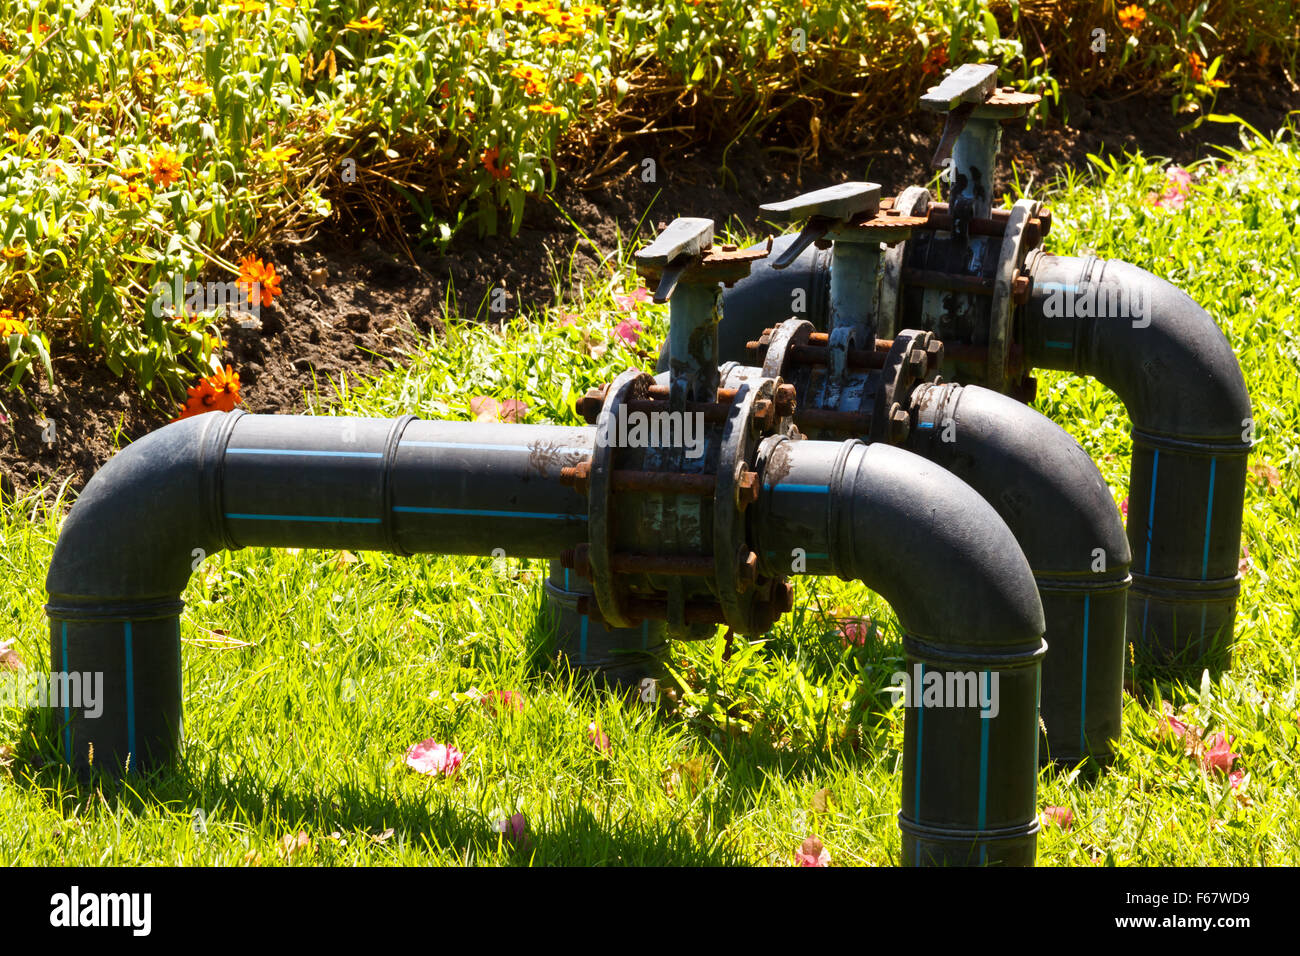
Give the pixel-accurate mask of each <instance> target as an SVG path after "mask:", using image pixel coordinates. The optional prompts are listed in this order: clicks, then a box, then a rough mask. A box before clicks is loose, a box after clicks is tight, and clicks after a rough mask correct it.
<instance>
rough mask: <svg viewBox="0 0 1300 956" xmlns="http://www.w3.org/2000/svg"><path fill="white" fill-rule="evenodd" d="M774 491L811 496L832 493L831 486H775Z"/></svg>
mask: <svg viewBox="0 0 1300 956" xmlns="http://www.w3.org/2000/svg"><path fill="white" fill-rule="evenodd" d="M772 490H773V491H799V492H807V493H809V494H825V493H826V492H828V491H830V490H831V488H830V485H775V486H774V487H773V488H772Z"/></svg>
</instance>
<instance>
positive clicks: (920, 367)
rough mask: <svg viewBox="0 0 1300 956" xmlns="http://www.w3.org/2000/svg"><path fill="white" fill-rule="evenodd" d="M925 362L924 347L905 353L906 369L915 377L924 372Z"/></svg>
mask: <svg viewBox="0 0 1300 956" xmlns="http://www.w3.org/2000/svg"><path fill="white" fill-rule="evenodd" d="M925 362H926V353H925V349H912V351H910V352H908V353H907V370H908V372H910V373H911V374H912V375H914V376H916V377H917V378H920V377H921V376H922V375H924V374H925Z"/></svg>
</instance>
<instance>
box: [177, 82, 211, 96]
mask: <svg viewBox="0 0 1300 956" xmlns="http://www.w3.org/2000/svg"><path fill="white" fill-rule="evenodd" d="M181 91H182V92H183V93H184V94H185V95H186V96H206V95H207V94H209V93H211V92H212V87H210V86H208V84H207V83H205V82H203V81H202V80H186V81H185V82H184V83H182V84H181Z"/></svg>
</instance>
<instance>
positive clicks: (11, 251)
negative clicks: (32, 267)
mask: <svg viewBox="0 0 1300 956" xmlns="http://www.w3.org/2000/svg"><path fill="white" fill-rule="evenodd" d="M26 255H27V249H26V247H24V246H6V247H5V248H4V249H0V256H4V257H5V258H6V259H22V258H23V257H25V256H26Z"/></svg>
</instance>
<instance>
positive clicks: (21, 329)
mask: <svg viewBox="0 0 1300 956" xmlns="http://www.w3.org/2000/svg"><path fill="white" fill-rule="evenodd" d="M11 335H31V332H30V331H29V330H28V328H27V323H26V322H24V321H23V320H22V319H19V318H15V317H14V314H13V311H12V310H10V309H0V338H8V337H9V336H11Z"/></svg>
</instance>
